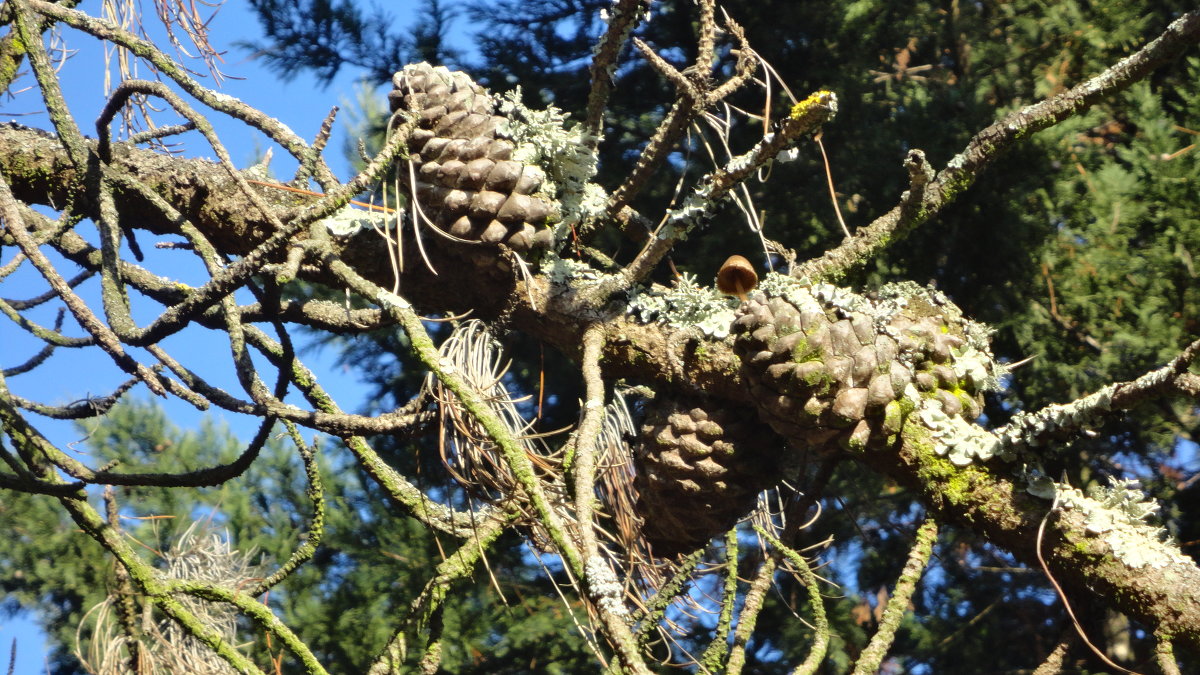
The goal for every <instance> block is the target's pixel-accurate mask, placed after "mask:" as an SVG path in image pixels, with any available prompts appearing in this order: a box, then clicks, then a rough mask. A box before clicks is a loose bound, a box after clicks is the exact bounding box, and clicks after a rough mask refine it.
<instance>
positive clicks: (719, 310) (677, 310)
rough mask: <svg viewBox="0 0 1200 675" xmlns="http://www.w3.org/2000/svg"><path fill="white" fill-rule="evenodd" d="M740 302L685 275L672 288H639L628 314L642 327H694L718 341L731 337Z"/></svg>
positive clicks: (630, 301) (634, 294)
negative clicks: (656, 324) (649, 324)
mask: <svg viewBox="0 0 1200 675" xmlns="http://www.w3.org/2000/svg"><path fill="white" fill-rule="evenodd" d="M737 306H738V301H737V299H735V298H728V297H725V296H722V295H721V294H720V293H718V292H717V290H716V289H714V288H712V287H711V286H701V285H700V284H698V283H697V282H696V278H695V277H694V276H693V275H690V274H687V273H684V274H683V275H681V276H680V278H679V279H678V280H677V281H676V282H675V285H674V286H672V287H671V288H663V287H662V286H654V287H651V288H642V287H638V288H637V289H635V290H634V292H633V294H632V297H630V299H629V305H628V307H629V313H630V314H633V315H635V316H637V317H638V319H639V320H640V321H642V322H643V323H655V322H657V323H664V324H667V325H668V326H671V327H673V328H681V329H683V328H692V327H695V328H697V329H699V330H700V332H701V333H704V334H705V335H708V336H711V337H714V338H716V339H718V340H720V339H724V338H725V337H726V336H727V335H729V328H730V326H731V325H732V324H733V319H734V311H735V310H736V309H737Z"/></svg>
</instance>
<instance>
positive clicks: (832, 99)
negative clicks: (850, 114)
mask: <svg viewBox="0 0 1200 675" xmlns="http://www.w3.org/2000/svg"><path fill="white" fill-rule="evenodd" d="M818 105H820V106H825V107H827V108H829V109H830V111H831V112H833V113H836V112H837V95H836V94H834V93H833V92H832V91H829V90H826V89H822V90H820V91H816V92H813V93H812V94H809V96H808V98H806V99H804V100H803V101H800V102H799V103H797V104H796V105H793V106H792V110H791V113H790V114H789V115H788V117H791V118H792V119H794V120H796V119H800V118H801V117H804V116H805V115H807V114H808V112H809V111H810V110H811V109H812V108H813V107H815V106H818Z"/></svg>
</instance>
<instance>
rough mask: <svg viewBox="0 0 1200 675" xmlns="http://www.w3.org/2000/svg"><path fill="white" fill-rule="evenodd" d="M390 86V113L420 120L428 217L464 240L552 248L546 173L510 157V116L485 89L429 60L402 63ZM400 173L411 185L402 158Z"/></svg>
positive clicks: (418, 150)
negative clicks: (499, 111)
mask: <svg viewBox="0 0 1200 675" xmlns="http://www.w3.org/2000/svg"><path fill="white" fill-rule="evenodd" d="M392 85H393V90H392V92H391V93H390V94H388V100H389V102H390V104H391V109H392V111H397V110H403V111H409V112H412V113H413V114H416V115H417V116H418V120H419V122H418V124H417V127H416V128H415V129H414V130H413V132H412V134H411V135H410V136H409V139H408V151H409V159H410V160H411V161H412V164H413V167H412V168H413V172H414V173H413V176H414V178H413V181H412V182H413V183H414V186H413V187H415V192H416V195H415V197H416V199H417V200H418V202H419V203H420V205H421V207H422V209H423V210H424V211H425V215H426V216H428V218H429V219H430V220H431V221H433V223H434V224H435V225H437V226H438V227H440V228H441V229H442V230H444V231H446V232H449V233H450V234H452V235H454V236H455V237H458V238H460V239H467V240H471V241H480V242H483V243H486V244H500V243H503V244H505V245H507V246H508V247H509V248H512V249H514V250H517V251H525V250H528V249H530V248H531V247H534V246H543V247H544V246H549V245H550V244H551V242H552V240H553V237H552V235H551V231H550V229H549V228H547V227H546V225H547V224H548V223H549V222H553V221H556V220H558V218H559V214H558V205H557V204H556V203H555V202H554V201H553V200H552V199H549V198H548V197H546V196H545V195H544V194H543V184H544V182H545V181H546V175H545V173H543V171H542V170H541V169H540V168H539V167H536V166H533V165H529V164H524V163H522V162H518V161H515V160H513V159H512V156H513V151H514V149H515V148H514V146H513V143H512V142H511V141H509V140H507V139H505V138H501V137H500V135H499V133H498V129H500V128H501V127H502V124H503V123H504V122H505V118H503V117H501V116H499V115H496V114H495V101H494V100H493V98H492V96H491V95H490V94H488V92H487V90H486V89H484V88H483V87H480V86H479V85H478V84H475V82H473V81H472V80H471V78H470V77H469V76H468V75H467V74H466V73H463V72H460V71H451V70H449V69H447V68H445V67H444V66H437V67H434V66H431V65H429V64H428V63H418V64H415V65H410V66H405V67H404V69H403V70H401V71H400V72H398V73H396V74H395V75H394V76H393V77H392ZM400 176H401V183H402V184H406V183H408V182H409V181H408V180H407V179H406V177H407V176H409V174H408V167H407V166H406V164H405V163H404V162H403V161H402V162H401V166H400ZM413 187H410V188H409V189H410V191H411V190H413ZM411 196H413V195H411V194H410V197H411Z"/></svg>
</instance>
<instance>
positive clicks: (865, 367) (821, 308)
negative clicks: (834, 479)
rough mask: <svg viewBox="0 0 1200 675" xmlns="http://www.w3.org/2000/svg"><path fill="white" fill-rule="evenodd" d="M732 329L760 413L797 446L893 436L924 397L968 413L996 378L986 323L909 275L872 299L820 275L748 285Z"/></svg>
mask: <svg viewBox="0 0 1200 675" xmlns="http://www.w3.org/2000/svg"><path fill="white" fill-rule="evenodd" d="M733 333H734V335H735V336H736V340H735V343H734V349H735V351H736V352H737V353H738V355H739V356H740V357H741V359H742V375H743V377H744V378H745V379H746V381H747V382H748V383H749V386H750V392H751V395H752V396H753V398H754V400H755V402H756V403H757V404H758V407H759V411H760V413H761V414H762V415H763V417H764V418H765V419H766V420H767V421H768V422H769V423H770V424H771V426H772V427H773V428H774V429H775V431H777V432H779V434H781V435H782V436H784V437H785V438H787V439H788V440H789V441H791V442H792V443H793V444H795V445H797V446H798V447H807V448H813V449H816V450H818V451H822V452H826V453H830V452H835V451H838V450H852V451H859V450H864V449H867V448H879V447H883V446H886V445H888V444H890V443H892V442H894V441H895V440H896V439H897V437H898V436H897V435H898V434H899V432H900V429H901V426H902V425H903V422H904V419H905V417H906V416H907V415H908V413H910V412H911V411H912V410H914V409H915V408H916V407H917V405H918V404H920V403H921V402H922V401H923V400H925V399H928V400H931V401H933V402H936V403H937V404H938V405H940V407H941V409H942V411H943V412H944V413H945V414H946V415H950V416H962V417H964V418H966V419H974V418H975V417H978V416H979V414H980V412H981V410H982V392H983V391H984V390H985V389H987V388H988V387H991V386H994V385H995V376H994V373H995V372H996V370H995V365H994V363H993V362H992V360H991V355H990V353H988V351H987V345H986V332H985V330H984V329H982V327H979V326H978V325H977V324H972V323H971V322H969V321H967V320H966V319H964V318H963V317H962V314H961V312H960V311H959V310H958V308H957V307H955V306H954V305H953V304H952V303H950V301H949V300H948V299H946V298H945V296H943V295H941V294H940V293H936V292H929V291H926V290H925V289H921V288H920V287H918V286H916V284H898V285H894V286H891V287H888V289H887V290H886V292H882V293H881V297H877V298H874V299H870V298H866V297H863V296H859V295H855V294H853V293H850V292H848V291H845V290H844V289H840V288H836V287H833V286H829V285H825V284H822V285H818V286H815V287H806V286H801V285H799V284H797V285H796V286H795V287H794V288H792V289H790V290H789V291H788V292H787V293H786V294H784V295H775V296H768V295H767V294H765V293H763V292H756V293H754V294H753V295H751V297H750V298H749V300H748V301H747V302H746V303H744V304H743V305H742V307H741V308H740V310H739V316H738V318H737V320H736V321H735V322H734V327H733Z"/></svg>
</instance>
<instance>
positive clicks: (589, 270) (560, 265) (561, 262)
mask: <svg viewBox="0 0 1200 675" xmlns="http://www.w3.org/2000/svg"><path fill="white" fill-rule="evenodd" d="M541 271H542V274H545V275H546V276H547V277H548V278H549V279H550V283H551V284H552V285H554V286H562V285H568V284H580V283H583V284H588V283H591V282H596V281H600V280H601V279H603V278H604V277H605V276H606V275H605V274H604V273H603V272H601V271H599V270H597V269H595V268H594V267H592V266H591V265H589V264H587V263H585V262H582V261H579V260H572V259H570V258H562V257H559V256H557V255H555V254H554V253H547V254H546V256H545V257H543V258H542V262H541Z"/></svg>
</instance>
